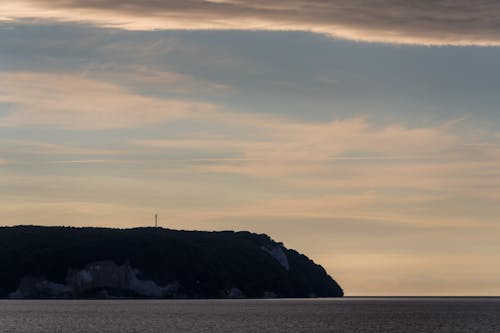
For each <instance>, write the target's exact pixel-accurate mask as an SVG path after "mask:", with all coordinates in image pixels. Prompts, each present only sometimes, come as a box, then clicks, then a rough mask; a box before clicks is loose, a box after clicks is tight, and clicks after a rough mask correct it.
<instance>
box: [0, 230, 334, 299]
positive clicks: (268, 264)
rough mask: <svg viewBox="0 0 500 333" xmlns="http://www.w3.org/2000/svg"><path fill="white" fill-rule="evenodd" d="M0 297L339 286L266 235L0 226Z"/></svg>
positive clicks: (290, 292) (205, 293) (324, 292)
mask: <svg viewBox="0 0 500 333" xmlns="http://www.w3.org/2000/svg"><path fill="white" fill-rule="evenodd" d="M0 265H1V267H3V268H5V269H4V271H3V272H2V274H0V297H11V298H79V297H105V298H107V297H146V298H198V297H219V298H241V297H311V296H316V297H335V296H342V295H343V291H342V289H341V288H340V287H339V285H338V284H337V283H336V282H335V281H334V280H333V279H332V278H331V277H330V276H328V274H327V273H326V272H325V270H324V269H323V268H322V267H321V266H319V265H316V264H315V263H314V262H312V261H311V260H309V259H308V258H307V257H306V256H304V255H302V254H300V253H298V252H296V251H294V250H290V249H287V248H285V247H284V246H283V245H282V244H281V243H276V242H274V241H273V240H272V239H270V238H269V237H268V236H266V235H258V234H251V233H248V232H230V231H226V232H197V231H174V230H168V229H161V228H137V229H126V230H123V229H103V228H64V227H33V226H27V227H10V228H7V227H4V228H0Z"/></svg>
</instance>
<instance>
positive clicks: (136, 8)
mask: <svg viewBox="0 0 500 333" xmlns="http://www.w3.org/2000/svg"><path fill="white" fill-rule="evenodd" d="M499 11H500V4H499V3H498V2H497V1H494V0H481V1H467V0H457V1H451V2H450V1H444V0H439V1H418V2H415V1H413V2H409V1H404V0H391V1H370V2H367V1H364V0H351V1H344V0H333V1H330V0H315V1H310V0H287V1H278V0H270V1H269V0H266V1H264V0H257V1H251V2H249V1H244V0H231V1H229V0H228V1H213V0H205V1H197V0H187V1H186V0H182V1H181V0H168V1H135V0H126V1H92V0H67V1H49V0H37V1H28V0H13V1H6V2H4V3H3V4H0V13H2V14H1V15H2V16H1V18H0V19H3V20H6V21H11V20H18V19H24V18H37V19H49V20H58V21H72V22H88V23H92V24H96V25H99V26H104V27H113V28H122V29H130V30H153V29H187V30H191V29H245V30H294V31H311V32H316V33H321V34H326V35H329V36H333V37H338V38H346V39H351V40H357V41H368V42H384V43H401V44H424V45H499V44H500V33H499V30H498V26H499V24H500V19H499V18H498V15H497V13H498V12H499Z"/></svg>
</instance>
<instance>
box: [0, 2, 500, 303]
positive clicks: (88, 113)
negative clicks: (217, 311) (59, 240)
mask: <svg viewBox="0 0 500 333" xmlns="http://www.w3.org/2000/svg"><path fill="white" fill-rule="evenodd" d="M499 12H500V4H499V3H498V2H497V1H492V0H480V1H465V0H457V1H439V0H436V1H411V2H409V1H403V0H390V1H364V0H351V1H340V0H330V1H327V0H287V1H283V0H281V1H277V0H266V1H260V0H256V1H251V2H249V1H243V0H205V1H203V0H182V1H181V0H163V1H159V0H146V1H133V0H125V1H113V0H110V1H104V0H102V1H100V0H50V1H49V0H29V1H28V0H11V1H4V2H2V3H0V41H1V42H0V188H1V191H0V220H1V221H2V224H6V225H16V224H44V225H74V226H80V225H90V226H110V227H134V226H146V225H151V224H152V223H153V222H154V220H153V218H154V213H155V212H158V214H159V216H160V224H161V225H162V226H164V227H169V228H176V229H202V230H222V229H237V230H251V231H254V232H259V233H267V234H270V235H271V236H272V237H273V238H275V239H276V240H279V241H283V242H284V243H285V245H286V246H288V247H291V248H296V249H298V250H300V251H301V252H304V253H306V254H307V255H309V256H310V257H311V258H313V259H314V260H315V261H316V262H318V263H320V264H322V265H323V266H324V267H325V268H326V269H327V271H328V272H329V273H330V274H331V275H332V276H334V277H335V278H336V279H337V280H338V282H339V283H340V284H341V285H342V286H343V287H344V289H345V291H346V294H347V295H498V294H500V282H499V276H500V265H499V263H500V261H499V255H500V241H499V240H500V110H499V105H500V94H499V93H498V92H499V90H500V49H499V48H498V46H500V16H499V15H498V13H499Z"/></svg>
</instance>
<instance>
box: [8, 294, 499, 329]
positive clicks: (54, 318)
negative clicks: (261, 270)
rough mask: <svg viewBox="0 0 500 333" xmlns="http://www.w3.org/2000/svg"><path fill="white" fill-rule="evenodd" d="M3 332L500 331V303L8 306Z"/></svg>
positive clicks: (473, 300) (226, 302) (107, 302)
mask: <svg viewBox="0 0 500 333" xmlns="http://www.w3.org/2000/svg"><path fill="white" fill-rule="evenodd" d="M0 332H2V333H3V332H16V333H17V332H23V333H24V332H31V333H36V332H71V333H83V332H85V333H87V332H101V333H104V332H125V333H127V332H426V333H427V332H481V333H484V332H495V333H498V332H500V298H343V299H281V300H95V301H94V300H47V301H44V300H40V301H34V300H15V301H14V300H12V301H11V300H2V301H0Z"/></svg>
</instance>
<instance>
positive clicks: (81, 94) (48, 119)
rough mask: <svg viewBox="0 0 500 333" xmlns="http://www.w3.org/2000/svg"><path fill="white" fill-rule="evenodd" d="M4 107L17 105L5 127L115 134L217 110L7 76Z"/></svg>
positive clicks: (78, 82) (61, 78) (52, 77)
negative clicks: (35, 127)
mask: <svg viewBox="0 0 500 333" xmlns="http://www.w3.org/2000/svg"><path fill="white" fill-rule="evenodd" d="M0 81H2V82H6V84H5V85H2V86H1V87H0V102H3V103H8V104H9V105H11V106H10V107H9V109H8V111H9V113H8V114H7V116H4V117H1V118H0V126H3V127H5V126H7V127H16V126H30V125H38V126H39V125H48V126H55V127H59V128H68V129H79V130H89V129H95V130H99V129H112V128H127V127H139V126H144V125H152V124H157V123H158V122H162V121H166V120H172V119H176V118H179V117H186V116H187V115H189V114H191V115H194V114H196V115H198V116H201V114H202V113H203V112H208V111H210V110H212V109H213V106H211V105H209V104H203V103H195V102H191V101H183V100H168V99H158V98H154V97H147V96H143V95H138V94H134V93H132V92H130V91H127V90H126V89H123V88H122V87H119V86H116V85H113V84H110V83H105V82H102V81H95V80H91V79H87V78H85V77H82V76H74V75H64V74H49V73H36V72H17V73H16V72H3V73H0Z"/></svg>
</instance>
